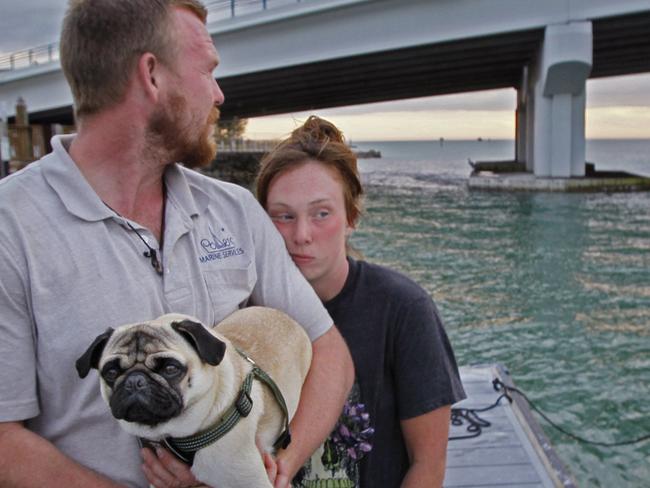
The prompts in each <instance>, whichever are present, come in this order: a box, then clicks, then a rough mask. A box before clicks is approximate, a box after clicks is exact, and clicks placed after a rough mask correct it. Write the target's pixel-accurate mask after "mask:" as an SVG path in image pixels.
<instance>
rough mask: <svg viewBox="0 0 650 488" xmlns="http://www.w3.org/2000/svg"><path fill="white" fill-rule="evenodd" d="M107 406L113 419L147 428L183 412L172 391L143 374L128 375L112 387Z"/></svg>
mask: <svg viewBox="0 0 650 488" xmlns="http://www.w3.org/2000/svg"><path fill="white" fill-rule="evenodd" d="M109 404H110V407H111V412H112V413H113V417H115V418H116V419H120V420H126V421H127V422H134V423H138V424H144V425H148V426H155V425H157V424H159V423H161V422H165V421H167V420H169V419H171V418H174V417H176V416H177V415H179V414H180V413H181V411H182V410H183V399H182V397H181V395H180V394H179V393H178V392H177V391H176V390H175V389H174V388H173V387H171V386H169V385H162V384H160V383H159V382H157V381H155V380H154V379H153V378H151V377H150V376H149V375H148V374H147V373H145V372H143V371H133V372H131V373H128V374H127V375H126V376H125V377H124V379H123V380H122V381H121V382H119V384H116V386H115V389H114V390H113V394H112V395H111V399H110V401H109Z"/></svg>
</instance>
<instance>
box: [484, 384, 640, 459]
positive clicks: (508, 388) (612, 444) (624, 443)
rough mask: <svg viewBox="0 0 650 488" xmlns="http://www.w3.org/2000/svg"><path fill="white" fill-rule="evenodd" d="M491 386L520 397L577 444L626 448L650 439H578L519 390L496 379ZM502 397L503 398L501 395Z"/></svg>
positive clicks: (577, 436)
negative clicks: (609, 440)
mask: <svg viewBox="0 0 650 488" xmlns="http://www.w3.org/2000/svg"><path fill="white" fill-rule="evenodd" d="M492 384H493V385H494V389H495V390H497V391H499V390H500V389H503V391H504V395H506V394H508V393H510V392H514V393H517V394H518V395H521V397H522V398H523V399H524V400H526V402H527V403H528V405H529V406H530V408H532V409H533V410H535V412H537V413H538V414H539V415H541V417H542V418H543V419H544V420H546V422H548V423H549V424H550V425H551V427H553V428H554V429H556V430H558V431H559V432H561V433H562V434H564V435H566V436H569V437H571V438H572V439H575V440H576V441H578V442H582V443H583V444H591V445H594V446H603V447H617V446H627V445H631V444H638V443H640V442H644V441H647V440H648V439H650V434H645V435H642V436H641V437H637V438H636V439H628V440H625V441H620V442H599V441H594V440H590V439H585V438H584V437H580V436H579V435H577V434H574V433H572V432H569V431H568V430H566V429H564V428H562V427H560V426H559V425H557V424H556V423H555V422H553V421H552V420H551V419H550V418H548V416H547V415H546V414H545V413H544V412H542V411H541V410H540V409H539V407H538V406H537V405H535V403H534V402H533V401H532V400H531V399H530V398H528V397H527V396H526V394H525V393H524V392H523V391H521V390H520V389H519V388H515V387H514V386H508V385H506V384H504V383H503V381H501V380H500V379H498V378H496V379H494V380H493V381H492ZM502 396H503V395H502ZM500 398H501V397H499V399H500ZM497 401H498V400H497Z"/></svg>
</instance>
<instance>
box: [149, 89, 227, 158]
mask: <svg viewBox="0 0 650 488" xmlns="http://www.w3.org/2000/svg"><path fill="white" fill-rule="evenodd" d="M186 112H187V102H186V100H185V98H184V97H183V96H182V95H179V94H177V93H176V94H173V95H171V96H170V100H169V103H168V104H167V105H165V106H164V107H160V108H158V109H156V111H155V112H154V113H153V114H152V116H151V118H150V119H149V126H148V131H147V132H148V137H149V138H150V141H149V142H150V144H156V145H158V148H152V149H153V150H154V151H156V150H157V149H164V150H165V152H166V153H167V154H168V155H169V156H168V161H167V162H168V163H175V162H179V163H183V165H184V166H186V167H188V168H202V167H205V166H207V165H208V164H210V163H211V162H212V161H213V160H214V158H215V156H216V155H217V143H216V141H215V138H214V132H215V124H216V122H217V120H219V109H218V108H217V107H213V108H212V110H211V111H210V114H209V116H208V119H207V120H206V122H205V125H203V126H198V127H197V125H198V124H196V123H195V122H196V121H195V120H194V119H191V120H190V121H189V122H188V123H183V121H182V116H183V114H185V113H186Z"/></svg>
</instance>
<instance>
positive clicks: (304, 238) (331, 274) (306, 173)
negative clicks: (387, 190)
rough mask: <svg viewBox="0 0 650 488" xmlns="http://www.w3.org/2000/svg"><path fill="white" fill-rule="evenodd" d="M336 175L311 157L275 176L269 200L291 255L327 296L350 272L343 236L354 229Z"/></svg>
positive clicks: (273, 217)
mask: <svg viewBox="0 0 650 488" xmlns="http://www.w3.org/2000/svg"><path fill="white" fill-rule="evenodd" d="M337 176H338V175H337V173H336V171H335V170H333V169H329V168H328V167H326V166H324V165H323V164H321V163H318V162H315V161H307V162H306V163H304V164H302V165H300V166H298V167H296V168H293V169H291V170H289V171H287V172H285V173H281V174H280V175H279V176H276V177H275V178H274V179H273V181H272V182H271V185H270V187H269V192H268V198H267V201H266V206H267V211H268V213H269V215H270V216H271V219H272V220H273V222H274V223H275V226H276V227H277V229H278V230H279V231H280V234H282V237H283V238H284V242H285V244H286V246H287V249H288V250H289V254H290V255H291V258H292V259H293V261H294V263H296V265H297V266H298V268H300V271H301V272H302V274H303V275H304V276H305V278H307V281H309V283H310V284H311V285H312V287H313V288H314V289H315V290H316V293H317V294H318V296H319V297H320V298H321V300H324V301H326V300H329V299H331V298H333V297H334V296H336V295H337V294H338V292H339V291H340V290H341V288H343V285H344V284H345V278H346V277H347V273H348V263H347V260H346V252H345V250H346V248H345V242H346V238H347V236H348V234H349V233H350V232H351V230H352V229H351V227H350V226H349V225H348V222H347V217H346V213H345V201H344V197H343V187H342V183H341V181H340V180H339V179H338V178H337Z"/></svg>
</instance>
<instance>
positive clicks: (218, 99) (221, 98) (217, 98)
mask: <svg viewBox="0 0 650 488" xmlns="http://www.w3.org/2000/svg"><path fill="white" fill-rule="evenodd" d="M212 96H213V98H214V104H215V106H217V107H221V105H223V102H225V101H226V97H225V95H224V94H223V92H222V91H221V87H220V86H219V83H217V80H214V86H213V93H212Z"/></svg>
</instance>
